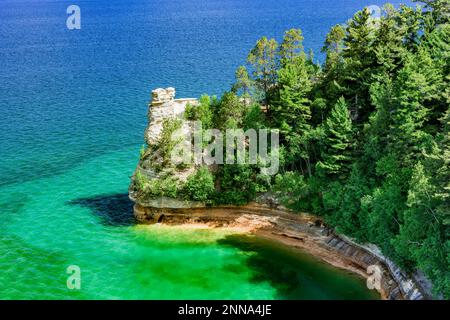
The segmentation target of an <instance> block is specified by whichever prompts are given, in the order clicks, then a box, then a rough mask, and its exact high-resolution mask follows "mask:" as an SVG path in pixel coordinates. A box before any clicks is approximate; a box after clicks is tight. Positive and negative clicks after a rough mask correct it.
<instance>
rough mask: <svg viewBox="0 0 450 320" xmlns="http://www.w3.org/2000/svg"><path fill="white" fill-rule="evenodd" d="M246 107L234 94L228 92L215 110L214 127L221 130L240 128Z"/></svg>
mask: <svg viewBox="0 0 450 320" xmlns="http://www.w3.org/2000/svg"><path fill="white" fill-rule="evenodd" d="M245 110H246V106H245V105H244V103H243V102H242V101H241V100H240V98H239V97H238V96H237V95H236V94H235V93H233V92H226V93H225V94H224V95H223V96H222V99H220V101H219V103H217V104H216V106H215V108H214V116H213V125H214V128H217V129H219V130H225V129H234V128H239V127H240V126H241V124H242V121H243V116H244V114H245Z"/></svg>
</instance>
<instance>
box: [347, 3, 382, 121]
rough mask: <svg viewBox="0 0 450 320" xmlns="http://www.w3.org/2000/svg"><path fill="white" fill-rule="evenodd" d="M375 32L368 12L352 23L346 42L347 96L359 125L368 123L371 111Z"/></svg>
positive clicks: (350, 23) (349, 26)
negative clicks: (366, 121) (370, 92)
mask: <svg viewBox="0 0 450 320" xmlns="http://www.w3.org/2000/svg"><path fill="white" fill-rule="evenodd" d="M375 30H376V28H375V25H374V24H373V21H372V18H371V15H370V11H369V10H368V9H367V8H365V9H364V10H362V11H359V12H357V13H356V14H355V15H354V16H353V18H352V19H351V20H350V21H349V23H348V26H347V28H346V37H345V38H344V45H345V48H344V52H343V57H344V58H345V64H346V66H345V69H344V72H343V73H344V81H343V87H344V88H345V95H344V96H345V98H346V100H347V102H348V104H349V109H350V110H351V111H352V116H353V118H354V119H356V120H357V121H358V122H362V121H364V120H365V119H367V117H368V115H369V114H370V112H371V111H372V107H371V104H370V95H369V87H370V83H371V81H372V74H373V72H374V70H375V66H376V65H377V62H376V57H375V52H374V48H373V42H374V39H375Z"/></svg>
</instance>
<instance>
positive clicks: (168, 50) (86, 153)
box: [0, 0, 398, 299]
mask: <svg viewBox="0 0 450 320" xmlns="http://www.w3.org/2000/svg"><path fill="white" fill-rule="evenodd" d="M381 3H382V1H350V0H346V1H343V0H338V1H332V2H331V1H323V0H315V1H312V0H311V1H306V0H302V1H299V0H297V1H294V0H292V1H291V0H278V1H269V0H267V1H264V0H261V1H260V0H239V1H238V0H236V1H234V0H233V1H225V0H215V1H201V0H182V1H176V2H168V1H141V0H133V1H77V2H76V4H77V5H79V6H80V8H81V18H82V20H81V21H82V28H81V30H75V31H69V30H67V28H66V26H65V21H66V17H67V15H66V13H65V11H66V8H67V6H68V5H70V4H72V2H68V1H51V0H48V1H37V0H36V1H31V0H25V1H10V0H6V1H5V0H0V21H1V23H0V39H1V41H0V59H1V60H0V70H1V72H0V81H1V86H0V111H1V117H0V128H1V136H0V156H1V161H0V299H12V298H17V299H161V298H165V299H196V298H202V299H206V298H211V299H218V298H222V299H228V298H236V299H237V298H242V299H259V298H262V299H272V298H280V299H296V298H298V299H301V298H317V299H330V298H336V299H347V298H348V299H355V298H361V299H363V298H376V297H377V296H376V295H375V294H374V293H373V292H370V291H368V290H367V289H366V288H365V283H364V281H363V280H361V279H359V278H357V277H354V276H352V275H349V274H347V273H345V272H341V271H337V270H336V269H334V268H331V267H329V266H326V265H323V264H321V263H318V262H317V261H316V260H315V259H314V258H312V257H309V256H307V255H301V254H298V253H294V252H292V251H290V250H288V249H284V248H283V247H281V246H278V245H276V244H274V243H270V242H266V241H263V240H261V239H257V238H251V237H242V236H237V235H233V234H228V233H226V232H223V231H211V230H194V231H193V230H188V229H183V228H168V227H164V226H152V227H148V226H137V225H135V223H134V221H133V217H132V207H131V203H130V202H129V201H128V200H127V187H128V183H129V177H130V175H131V174H132V172H133V170H134V168H135V166H136V163H137V160H138V154H139V148H140V146H141V145H142V143H143V132H144V128H145V126H146V121H147V119H146V112H147V103H148V100H149V96H150V91H151V89H153V88H156V87H166V86H173V87H175V88H176V89H177V96H178V97H196V96H199V95H200V94H202V93H210V94H218V95H220V94H221V92H223V91H224V90H226V89H227V88H228V87H229V86H230V84H231V83H232V81H233V74H234V70H235V69H236V68H237V67H238V66H239V65H240V64H242V63H243V61H244V60H245V57H246V54H247V52H248V51H249V50H250V48H251V47H252V45H254V43H255V41H256V40H257V39H258V38H259V37H260V36H262V35H268V36H274V37H277V38H280V37H281V36H282V34H283V31H284V30H286V29H289V28H293V27H296V28H298V27H300V28H302V29H303V31H304V35H305V38H306V40H305V47H306V48H312V49H314V50H315V52H317V59H322V56H321V55H320V54H319V50H320V47H321V46H322V41H323V39H324V37H325V34H326V32H327V30H328V29H329V28H330V27H331V26H332V25H334V24H336V23H340V22H345V20H347V19H348V18H350V17H351V15H352V13H353V12H355V11H356V10H358V9H361V8H362V7H364V6H366V5H372V4H381ZM394 3H396V4H398V2H397V1H394ZM194 262H195V263H194ZM69 265H77V266H79V267H80V269H81V274H82V278H81V279H82V282H81V283H82V287H81V290H78V291H76V290H75V291H73V290H69V289H68V288H67V286H66V279H67V276H68V275H67V274H66V268H67V267H68V266H69Z"/></svg>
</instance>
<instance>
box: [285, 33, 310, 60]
mask: <svg viewBox="0 0 450 320" xmlns="http://www.w3.org/2000/svg"><path fill="white" fill-rule="evenodd" d="M303 39H304V38H303V35H302V31H301V30H300V29H290V30H288V31H286V32H285V34H284V38H283V42H282V43H281V45H280V58H281V63H282V65H286V64H289V63H292V62H293V61H294V60H295V59H297V58H298V57H301V56H304V55H305V53H304V50H303V44H302V42H303Z"/></svg>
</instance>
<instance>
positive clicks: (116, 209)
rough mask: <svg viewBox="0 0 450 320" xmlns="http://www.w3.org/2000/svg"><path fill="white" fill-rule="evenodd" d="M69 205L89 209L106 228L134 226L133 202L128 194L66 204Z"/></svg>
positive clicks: (83, 199) (103, 196)
mask: <svg viewBox="0 0 450 320" xmlns="http://www.w3.org/2000/svg"><path fill="white" fill-rule="evenodd" d="M68 203H69V204H70V205H77V206H82V207H85V208H89V209H90V210H91V211H92V212H93V213H95V214H96V215H97V216H99V217H100V218H101V220H102V223H103V224H105V225H108V226H131V225H133V224H135V219H134V215H133V202H132V201H131V200H130V199H129V198H128V194H126V193H124V194H113V195H102V196H96V197H90V198H81V199H76V200H72V201H69V202H68Z"/></svg>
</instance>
